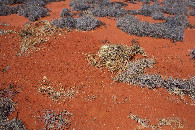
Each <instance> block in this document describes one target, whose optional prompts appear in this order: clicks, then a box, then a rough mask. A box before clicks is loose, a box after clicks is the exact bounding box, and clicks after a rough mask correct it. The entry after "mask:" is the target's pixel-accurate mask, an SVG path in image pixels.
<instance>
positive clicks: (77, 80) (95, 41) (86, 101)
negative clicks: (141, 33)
mask: <svg viewBox="0 0 195 130" xmlns="http://www.w3.org/2000/svg"><path fill="white" fill-rule="evenodd" d="M69 2H70V0H68V1H65V2H55V3H51V4H49V5H47V7H48V8H49V9H51V10H52V12H50V16H49V17H45V18H42V19H40V20H49V21H51V20H52V19H56V18H58V17H59V14H60V12H61V9H62V8H67V7H68V4H69ZM132 6H134V5H132ZM135 6H138V5H135ZM128 8H129V7H128ZM136 8H137V7H136ZM139 18H141V19H144V18H145V17H143V16H139ZM146 19H148V20H147V21H149V22H154V21H153V20H151V18H146ZM99 20H100V21H102V22H104V23H106V25H107V27H100V28H98V29H96V30H94V31H87V32H82V31H76V30H73V31H72V32H69V33H67V34H65V37H64V36H58V37H57V39H50V44H47V45H43V46H40V48H41V49H40V50H39V51H34V52H33V53H30V55H29V56H27V57H25V56H24V55H23V56H16V53H17V51H18V50H19V44H17V43H19V39H18V37H12V36H17V34H10V35H2V36H0V54H1V58H0V61H1V64H0V68H1V69H2V68H6V66H7V65H10V70H8V71H6V72H0V77H1V78H0V83H1V84H4V83H6V84H9V83H11V82H12V83H15V84H17V85H20V86H21V90H22V91H21V92H20V93H19V94H17V95H16V96H15V97H14V99H13V100H14V102H16V103H17V104H16V111H15V112H14V113H13V114H11V115H10V119H11V118H13V117H16V115H17V113H18V118H19V119H21V120H22V121H23V122H24V124H25V126H26V128H27V129H39V128H43V127H44V125H43V122H40V121H39V120H38V116H39V115H42V114H43V112H45V110H46V109H51V110H54V111H56V112H57V111H61V110H64V109H66V110H68V111H69V112H71V113H73V116H72V117H71V119H70V121H71V129H72V128H76V129H105V130H107V129H136V128H138V125H139V124H138V123H137V122H136V121H133V120H131V119H130V118H128V117H127V116H128V115H129V112H131V113H132V114H135V115H139V116H140V117H143V118H145V117H146V118H148V119H149V120H151V121H152V123H153V124H154V123H155V122H157V121H156V120H159V119H162V118H168V117H178V118H180V119H181V120H182V121H184V129H195V122H194V121H195V120H194V115H195V109H194V108H195V107H194V104H192V101H191V99H190V98H189V97H188V96H185V99H183V100H182V99H181V97H179V96H175V95H172V94H169V93H168V92H167V91H166V90H164V89H157V90H149V89H147V88H140V87H138V86H131V85H128V84H125V83H115V82H114V81H113V80H112V77H113V75H112V74H111V73H110V72H109V71H107V70H106V69H97V68H95V67H93V66H90V65H89V63H88V61H87V60H86V56H85V55H84V54H86V53H87V54H89V53H97V51H98V49H99V48H100V46H101V45H103V44H104V43H102V41H104V40H109V41H110V43H111V44H115V43H116V44H120V43H124V44H127V45H131V43H130V41H131V40H132V39H134V38H136V39H138V41H139V42H140V45H141V47H142V48H144V50H145V52H146V53H147V55H148V57H149V58H153V57H154V59H155V61H156V63H157V64H156V65H155V67H154V69H150V70H148V73H158V74H160V75H162V76H163V77H166V76H173V77H178V78H187V79H188V78H190V77H192V76H194V75H195V67H194V61H193V60H192V59H190V55H189V54H190V50H192V49H193V48H194V47H195V46H194V36H195V31H194V30H193V29H187V30H186V31H185V38H184V41H183V42H177V43H176V44H174V43H172V42H171V41H170V40H167V39H155V38H150V37H137V36H131V35H128V34H126V33H124V32H122V31H120V29H118V28H117V27H116V21H115V20H114V19H108V18H99ZM189 20H190V22H191V23H192V24H195V22H194V21H195V18H194V17H189ZM27 21H28V20H27V19H26V18H24V17H20V16H17V15H10V16H0V22H3V23H9V24H11V26H7V27H4V26H0V28H1V29H6V30H7V29H16V30H19V29H20V26H21V25H23V24H24V23H25V22H27ZM43 76H46V77H47V78H48V79H50V81H51V82H52V83H53V84H54V85H55V86H54V87H56V89H59V88H58V87H59V85H58V84H59V82H60V83H61V84H62V85H63V86H64V87H65V88H71V87H74V86H77V87H79V86H80V87H79V91H78V93H77V94H76V95H75V96H73V98H72V99H71V100H70V99H67V100H65V101H61V100H59V102H55V101H53V100H51V99H50V98H49V97H48V96H47V95H42V94H41V93H39V91H38V90H37V89H36V87H37V86H40V81H41V80H42V79H43ZM91 97H95V98H91ZM186 102H187V103H186ZM163 128H164V129H172V128H171V127H168V126H166V127H163Z"/></svg>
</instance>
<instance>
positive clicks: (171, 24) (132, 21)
mask: <svg viewBox="0 0 195 130" xmlns="http://www.w3.org/2000/svg"><path fill="white" fill-rule="evenodd" d="M188 24H189V22H188V20H187V18H186V16H184V15H178V16H173V17H168V18H167V21H166V22H164V23H153V24H152V23H148V22H140V21H139V20H138V19H137V18H136V17H135V16H131V15H126V16H124V17H121V18H119V19H118V20H117V27H119V28H120V29H121V30H122V31H124V32H126V33H128V34H130V35H137V36H141V37H146V36H148V37H156V38H166V39H170V40H172V41H173V42H176V41H183V39H184V30H185V28H186V27H187V26H188Z"/></svg>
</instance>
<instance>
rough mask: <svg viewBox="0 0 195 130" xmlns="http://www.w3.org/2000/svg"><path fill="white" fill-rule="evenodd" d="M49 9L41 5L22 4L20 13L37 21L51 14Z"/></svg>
mask: <svg viewBox="0 0 195 130" xmlns="http://www.w3.org/2000/svg"><path fill="white" fill-rule="evenodd" d="M48 12H49V10H48V9H46V8H44V7H41V6H21V7H20V9H19V11H18V15H20V16H24V17H28V20H29V21H33V22H34V21H37V20H38V19H39V18H41V17H45V16H48V15H49V13H48Z"/></svg>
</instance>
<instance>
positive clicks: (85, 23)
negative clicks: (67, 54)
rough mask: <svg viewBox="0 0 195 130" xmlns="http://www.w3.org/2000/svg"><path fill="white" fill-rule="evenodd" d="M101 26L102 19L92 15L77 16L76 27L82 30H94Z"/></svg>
mask: <svg viewBox="0 0 195 130" xmlns="http://www.w3.org/2000/svg"><path fill="white" fill-rule="evenodd" d="M99 26H100V21H99V20H97V19H94V18H92V17H90V16H83V17H80V18H77V24H76V28H77V29H79V30H82V31H88V30H93V29H95V28H96V27H99Z"/></svg>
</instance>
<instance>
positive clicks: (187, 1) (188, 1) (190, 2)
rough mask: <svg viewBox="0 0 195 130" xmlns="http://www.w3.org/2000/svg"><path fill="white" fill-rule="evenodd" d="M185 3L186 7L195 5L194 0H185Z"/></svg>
mask: <svg viewBox="0 0 195 130" xmlns="http://www.w3.org/2000/svg"><path fill="white" fill-rule="evenodd" d="M185 4H186V5H187V6H188V7H193V8H194V7H195V0H185Z"/></svg>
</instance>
